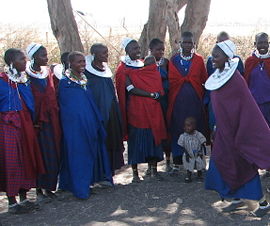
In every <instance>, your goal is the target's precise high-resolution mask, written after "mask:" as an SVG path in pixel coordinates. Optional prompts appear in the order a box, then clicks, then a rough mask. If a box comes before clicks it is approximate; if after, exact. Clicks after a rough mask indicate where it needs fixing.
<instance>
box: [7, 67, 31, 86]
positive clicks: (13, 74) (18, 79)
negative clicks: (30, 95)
mask: <svg viewBox="0 0 270 226" xmlns="http://www.w3.org/2000/svg"><path fill="white" fill-rule="evenodd" d="M4 70H5V73H6V74H7V76H8V79H9V80H10V81H12V82H15V83H27V82H28V77H27V75H26V73H25V72H21V73H19V72H18V71H17V70H16V69H13V70H12V69H10V68H9V67H5V69H4Z"/></svg>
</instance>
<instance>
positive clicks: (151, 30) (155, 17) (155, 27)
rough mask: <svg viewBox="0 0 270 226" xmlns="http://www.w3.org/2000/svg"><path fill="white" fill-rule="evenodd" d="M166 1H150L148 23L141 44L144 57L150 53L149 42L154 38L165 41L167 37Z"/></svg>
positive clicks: (142, 34)
mask: <svg viewBox="0 0 270 226" xmlns="http://www.w3.org/2000/svg"><path fill="white" fill-rule="evenodd" d="M166 5H167V4H166V1H165V0H150V4H149V16H148V22H147V23H146V24H145V25H144V28H143V31H142V33H141V37H140V39H139V44H140V46H141V52H142V53H141V55H142V57H144V56H146V55H147V53H148V45H149V42H150V41H151V40H152V39H153V38H159V39H160V40H162V41H164V40H165V36H166V30H167V26H166V8H167V6H166Z"/></svg>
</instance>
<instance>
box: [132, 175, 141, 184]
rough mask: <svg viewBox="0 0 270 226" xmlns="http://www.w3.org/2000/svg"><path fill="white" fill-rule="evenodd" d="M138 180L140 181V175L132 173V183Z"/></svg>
mask: <svg viewBox="0 0 270 226" xmlns="http://www.w3.org/2000/svg"><path fill="white" fill-rule="evenodd" d="M140 182H141V179H140V177H139V176H138V175H137V174H134V175H133V178H132V183H140Z"/></svg>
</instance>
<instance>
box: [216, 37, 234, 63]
mask: <svg viewBox="0 0 270 226" xmlns="http://www.w3.org/2000/svg"><path fill="white" fill-rule="evenodd" d="M217 46H218V47H219V48H221V49H222V50H223V52H224V53H225V54H226V55H227V56H228V57H229V58H230V59H232V58H233V57H234V55H235V53H236V46H235V44H234V43H233V41H231V40H229V39H228V40H225V41H223V42H218V43H217Z"/></svg>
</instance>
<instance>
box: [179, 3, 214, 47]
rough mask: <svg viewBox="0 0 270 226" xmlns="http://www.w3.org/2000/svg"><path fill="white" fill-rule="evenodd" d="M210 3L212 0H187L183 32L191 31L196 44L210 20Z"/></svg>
mask: <svg viewBox="0 0 270 226" xmlns="http://www.w3.org/2000/svg"><path fill="white" fill-rule="evenodd" d="M210 4H211V0H189V1H188V2H187V7H186V11H185V19H184V22H183V24H182V26H181V32H184V31H191V32H192V33H193V34H194V37H195V42H196V44H197V43H198V41H199V38H200V36H201V34H202V32H203V29H204V28H205V25H206V22H207V20H208V14H209V10H210Z"/></svg>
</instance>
